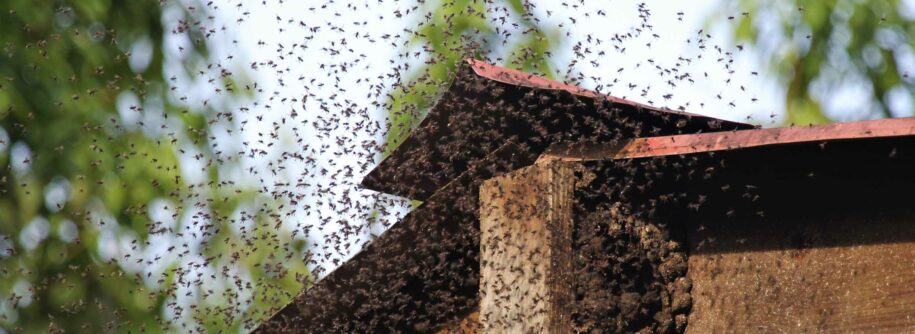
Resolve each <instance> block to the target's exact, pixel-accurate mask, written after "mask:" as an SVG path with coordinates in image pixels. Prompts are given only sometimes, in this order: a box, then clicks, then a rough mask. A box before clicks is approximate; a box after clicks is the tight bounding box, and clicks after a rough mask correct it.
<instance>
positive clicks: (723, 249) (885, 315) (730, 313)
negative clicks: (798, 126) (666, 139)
mask: <svg viewBox="0 0 915 334" xmlns="http://www.w3.org/2000/svg"><path fill="white" fill-rule="evenodd" d="M727 225H728V226H724V225H722V224H708V225H707V226H706V230H704V231H702V232H701V233H697V234H694V235H693V236H691V238H690V239H691V241H690V244H691V247H692V248H693V249H692V254H691V256H690V258H689V276H690V278H691V279H692V281H693V291H692V298H693V310H692V314H691V315H690V318H689V326H688V327H687V331H688V332H689V333H724V332H739V333H786V332H794V333H839V332H841V333H913V332H915V242H913V240H915V211H909V212H907V213H894V214H880V213H875V214H867V215H863V214H862V215H859V216H854V217H842V218H828V219H823V218H819V217H815V216H806V217H805V216H802V217H798V219H797V220H790V219H789V220H784V221H770V222H769V224H762V223H755V224H753V223H748V224H741V223H736V224H727ZM710 238H714V240H713V241H711V242H712V243H713V244H711V245H710V244H709V242H710V240H711V239H710ZM772 245H779V246H780V247H776V248H773V247H771V246H772Z"/></svg>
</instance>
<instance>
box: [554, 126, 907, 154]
mask: <svg viewBox="0 0 915 334" xmlns="http://www.w3.org/2000/svg"><path fill="white" fill-rule="evenodd" d="M912 135H915V118H895V119H881V120H871V121H859V122H849V123H834V124H827V125H816V126H793V127H786V128H772V129H754V130H739V131H727V132H716V133H700V134H689V135H675V136H660V137H648V138H635V139H632V140H630V141H629V142H628V143H626V144H625V145H622V146H620V145H613V144H600V143H598V144H580V145H578V144H571V145H561V146H560V145H557V146H554V147H551V148H550V149H548V150H547V152H546V153H545V154H544V157H543V158H544V159H559V160H604V159H634V158H646V157H657V156H669V155H681V154H692V153H702V152H715V151H729V150H737V149H742V148H750V147H760V146H770V145H784V144H794V143H805V142H827V141H834V140H850V139H868V138H885V137H901V136H912Z"/></svg>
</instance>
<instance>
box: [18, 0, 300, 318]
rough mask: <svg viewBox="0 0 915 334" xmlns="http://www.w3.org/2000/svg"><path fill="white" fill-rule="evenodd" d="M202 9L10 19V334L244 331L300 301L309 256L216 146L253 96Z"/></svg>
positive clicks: (49, 11)
mask: <svg viewBox="0 0 915 334" xmlns="http://www.w3.org/2000/svg"><path fill="white" fill-rule="evenodd" d="M205 8H206V7H205V6H200V5H199V4H197V3H195V2H192V1H188V2H176V1H108V0H72V1H53V0H4V1H2V2H0V47H2V49H0V166H4V168H3V169H0V327H2V328H4V329H7V330H11V331H12V332H54V331H67V332H80V333H102V332H112V331H121V332H139V331H144V330H145V331H152V332H158V331H162V330H169V329H172V330H178V331H182V332H183V331H190V330H208V331H216V330H232V331H236V332H237V331H239V330H240V329H241V328H243V327H245V326H249V327H250V326H254V325H256V324H257V323H258V321H259V320H260V319H261V318H264V317H265V316H267V315H269V314H268V313H269V312H270V311H271V309H272V308H274V307H276V306H281V305H284V304H286V303H287V302H288V300H289V299H290V298H291V297H292V295H293V294H295V293H297V292H298V291H299V290H300V288H301V283H299V282H301V281H304V279H303V277H304V275H307V270H306V268H305V264H304V261H301V253H302V251H303V250H302V248H303V247H304V245H303V243H302V242H298V243H297V242H289V237H288V233H279V232H280V231H279V230H278V229H277V228H275V227H273V226H274V224H276V223H277V222H278V221H279V220H280V217H279V215H275V214H272V213H273V211H272V208H274V207H275V206H276V205H277V204H278V203H273V202H271V201H270V200H264V199H263V198H261V197H262V196H261V195H260V194H258V193H257V192H255V191H252V190H251V189H248V188H245V186H242V185H235V183H234V182H231V181H227V179H226V177H225V175H224V174H225V171H224V169H226V168H230V167H231V165H233V164H236V163H237V162H233V161H231V159H228V160H230V161H224V160H226V154H225V153H222V152H220V147H219V146H218V145H215V144H214V143H213V140H214V139H215V138H214V137H213V134H212V133H211V132H210V128H211V127H212V126H214V124H216V125H218V126H223V127H226V128H228V129H234V128H237V124H235V123H233V120H232V119H231V117H229V116H228V113H221V111H225V110H226V109H228V108H229V107H230V106H231V105H232V101H233V99H238V98H243V97H244V96H245V95H250V94H252V92H251V90H250V87H249V88H248V89H246V90H245V89H236V87H241V86H242V85H240V84H239V83H238V81H244V80H246V78H245V74H244V71H243V70H238V69H236V68H233V66H234V65H231V64H227V65H225V66H223V65H222V64H221V63H220V62H218V61H212V60H211V59H209V56H208V48H209V42H208V39H211V38H212V35H214V34H216V32H217V29H216V27H213V26H211V25H210V24H209V23H210V21H208V20H207V13H206V11H205V10H204V9H205ZM165 16H168V19H165ZM169 38H172V40H173V41H175V40H186V41H188V42H189V43H188V44H187V45H188V46H189V47H188V48H186V49H181V50H179V52H178V54H177V55H176V54H170V53H169V52H167V51H168V50H167V48H168V47H170V46H173V45H166V44H165V42H166V40H168V39H169ZM172 44H176V43H174V42H173V43H172ZM169 64H172V65H176V66H173V68H177V69H178V71H172V72H179V73H177V74H176V73H168V72H167V68H168V67H169ZM214 65H215V66H214ZM241 66H243V65H241ZM241 66H239V67H240V68H241ZM210 68H215V70H209V69H210ZM236 70H237V73H233V71H236ZM181 78H188V80H187V81H189V82H192V81H193V80H198V79H200V78H202V80H204V81H206V80H207V79H209V82H210V84H209V85H208V87H207V88H208V89H211V91H203V92H199V94H198V95H197V96H202V98H201V101H198V103H196V104H195V103H191V102H190V101H187V98H188V95H190V96H191V99H193V98H194V97H195V95H193V94H194V92H193V90H192V89H190V88H189V87H186V86H182V87H178V86H179V84H178V83H179V82H181ZM189 91H190V92H189ZM200 102H203V103H200ZM201 105H202V106H201ZM193 160H196V162H194V163H191V162H193ZM215 161H218V162H219V163H215ZM189 171H191V172H193V173H197V174H200V175H202V176H201V177H200V180H197V181H192V180H188V178H187V176H186V174H188V172H189ZM230 223H232V224H236V225H239V226H242V227H241V231H239V230H238V229H239V228H238V227H237V226H236V227H230V226H229V224H230ZM246 227H247V229H246ZM208 240H216V241H218V242H205V241H208ZM151 241H153V242H151ZM195 242H196V243H195ZM189 243H190V245H189ZM198 245H204V246H203V247H201V248H197V246H198ZM293 256H296V259H297V260H296V261H291V260H290V258H291V257H293ZM0 332H2V330H0Z"/></svg>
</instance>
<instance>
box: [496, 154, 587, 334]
mask: <svg viewBox="0 0 915 334" xmlns="http://www.w3.org/2000/svg"><path fill="white" fill-rule="evenodd" d="M574 184H575V178H574V173H573V165H572V164H570V163H565V162H547V163H543V164H536V165H533V166H530V167H526V168H522V169H519V170H517V171H515V172H512V173H510V174H506V175H503V176H500V177H496V178H493V179H490V180H487V181H485V182H484V183H483V185H482V186H481V188H480V230H481V240H480V247H481V249H480V274H481V280H480V297H481V300H480V325H481V326H480V327H481V331H482V332H483V333H570V332H571V319H570V314H569V309H570V307H569V306H570V304H571V303H572V302H573V291H572V284H571V282H572V278H571V277H570V273H571V271H572V270H571V269H572V235H571V233H572V219H571V205H570V204H571V201H572V190H573V186H574Z"/></svg>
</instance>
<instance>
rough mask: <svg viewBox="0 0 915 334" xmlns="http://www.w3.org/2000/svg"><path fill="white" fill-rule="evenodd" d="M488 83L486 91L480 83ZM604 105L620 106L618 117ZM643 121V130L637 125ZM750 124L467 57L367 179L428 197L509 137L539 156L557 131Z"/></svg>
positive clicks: (660, 130)
mask: <svg viewBox="0 0 915 334" xmlns="http://www.w3.org/2000/svg"><path fill="white" fill-rule="evenodd" d="M483 85H486V89H485V90H484V91H485V93H484V91H481V90H480V88H479V87H481V86H483ZM524 101H549V102H548V103H551V105H550V108H551V109H553V110H555V111H559V113H556V114H555V115H553V116H550V117H546V116H542V115H541V112H542V111H543V110H542V109H543V108H542V106H540V108H538V106H533V105H528V104H525V102H524ZM603 109H607V110H613V113H612V115H613V116H608V113H607V112H605V111H603ZM551 117H552V118H551ZM572 118H579V119H572ZM558 119H562V120H563V121H565V122H559V123H562V125H561V127H557V126H556V125H555V124H556V123H557V122H555V121H556V120H558ZM569 119H572V120H571V121H569ZM584 119H588V121H585V120H584ZM593 120H597V122H594V121H593ZM547 124H549V125H550V126H552V127H551V128H549V129H547V131H542V130H540V129H538V127H543V126H544V125H547ZM639 126H641V128H642V129H636V130H635V131H633V130H632V129H631V128H633V127H639ZM749 128H752V126H751V125H748V124H743V123H738V122H732V121H727V120H721V119H716V118H712V117H707V116H700V115H695V114H689V113H683V112H678V111H672V110H662V109H659V108H654V107H650V106H646V105H643V104H639V103H636V102H632V101H628V100H625V99H620V98H616V97H612V96H607V95H604V94H601V93H598V92H594V91H591V90H587V89H584V88H581V87H577V86H572V85H568V84H564V83H561V82H557V81H553V80H549V79H546V78H544V77H541V76H536V75H533V74H528V73H523V72H520V71H516V70H512V69H508V68H504V67H499V66H495V65H491V64H487V63H485V62H482V61H478V60H472V59H468V60H465V61H464V62H463V63H462V64H461V66H460V67H459V69H458V75H457V77H456V78H455V80H454V82H453V83H452V85H451V87H450V88H449V89H448V90H447V91H446V92H445V93H444V95H443V96H441V97H440V98H439V99H438V101H437V102H436V103H435V105H433V106H432V108H431V109H430V110H429V112H428V115H427V116H426V117H425V118H424V119H423V121H422V122H421V123H420V124H419V125H418V126H417V127H416V128H415V129H413V130H412V132H411V133H410V136H409V137H408V138H407V139H406V140H404V142H403V143H402V144H401V145H400V146H399V147H398V148H397V149H396V150H395V151H394V152H393V153H392V154H391V155H390V156H388V157H386V158H385V159H384V160H383V161H381V163H379V164H378V166H377V167H375V169H374V170H372V171H371V172H370V173H369V174H368V175H367V176H366V177H365V179H364V180H363V182H362V185H363V186H364V187H366V188H368V189H372V190H377V191H380V192H385V193H389V194H395V195H399V196H404V197H408V198H414V199H420V200H424V199H426V198H428V197H430V196H431V195H432V194H433V193H434V192H435V191H436V190H438V189H439V188H441V187H442V186H444V185H445V184H447V183H448V182H449V181H450V180H451V179H453V178H455V177H457V176H458V175H460V174H461V173H462V172H463V171H465V170H466V169H467V166H469V165H470V164H472V163H473V162H475V161H477V160H479V159H482V158H483V157H485V156H486V155H487V154H488V153H489V152H492V151H493V150H495V149H496V148H498V147H499V146H500V145H502V144H504V143H505V142H507V141H508V140H510V139H511V140H516V141H518V142H519V143H520V144H523V145H531V146H530V148H529V149H530V150H531V153H534V154H539V153H542V152H543V150H545V149H546V148H547V147H548V146H549V144H552V143H554V142H555V141H556V138H558V137H562V139H563V140H565V141H578V140H584V139H588V140H598V141H608V140H609V139H607V138H609V137H608V135H607V134H606V133H599V132H600V131H605V132H606V131H607V130H606V129H611V130H613V131H618V132H621V133H624V134H623V135H622V136H624V137H627V138H635V137H642V136H649V135H671V134H683V133H699V132H712V131H726V130H734V129H749ZM598 129H599V130H598ZM538 130H539V131H538ZM651 131H656V132H655V133H650V132H651ZM544 133H545V134H544Z"/></svg>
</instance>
